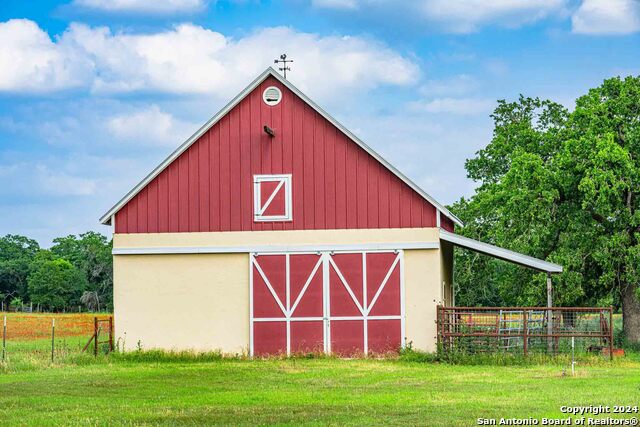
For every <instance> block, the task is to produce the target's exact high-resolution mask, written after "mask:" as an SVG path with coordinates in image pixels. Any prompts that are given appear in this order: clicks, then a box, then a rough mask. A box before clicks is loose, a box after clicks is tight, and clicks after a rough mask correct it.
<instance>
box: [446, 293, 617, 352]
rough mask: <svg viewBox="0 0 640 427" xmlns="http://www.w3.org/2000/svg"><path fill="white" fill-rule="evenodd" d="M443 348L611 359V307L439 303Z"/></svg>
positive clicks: (448, 349) (451, 350) (463, 350)
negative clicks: (584, 353) (596, 355)
mask: <svg viewBox="0 0 640 427" xmlns="http://www.w3.org/2000/svg"><path fill="white" fill-rule="evenodd" d="M436 322H437V327H438V348H439V349H440V350H441V351H444V352H453V351H462V352H467V353H481V352H500V351H503V352H511V353H522V354H524V355H525V356H526V355H528V354H529V353H531V352H544V353H550V354H556V353H563V352H571V351H572V350H573V349H575V348H576V343H577V347H578V348H579V349H582V350H585V351H590V352H596V351H597V352H601V353H603V354H607V355H608V356H610V357H613V309H612V308H611V307H553V308H547V307H442V306H440V307H438V315H437V320H436Z"/></svg>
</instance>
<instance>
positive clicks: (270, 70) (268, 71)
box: [100, 67, 464, 226]
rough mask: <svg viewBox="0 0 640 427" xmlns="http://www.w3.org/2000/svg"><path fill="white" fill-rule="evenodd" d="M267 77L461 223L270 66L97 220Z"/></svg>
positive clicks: (108, 216)
mask: <svg viewBox="0 0 640 427" xmlns="http://www.w3.org/2000/svg"><path fill="white" fill-rule="evenodd" d="M269 76H272V77H274V78H275V79H276V80H278V81H279V82H280V83H282V85H284V86H285V87H286V88H288V89H289V90H291V91H292V92H293V93H295V94H296V95H297V96H299V97H300V98H301V99H302V100H303V101H304V102H306V103H307V104H308V105H309V106H311V107H312V108H313V109H314V110H315V111H317V112H318V114H320V115H321V116H322V117H324V118H325V119H326V120H328V121H329V122H330V123H331V124H333V125H334V126H335V127H336V128H338V129H339V130H340V131H341V132H342V133H343V134H345V135H346V136H347V137H348V138H349V139H351V140H352V141H353V142H355V143H356V144H358V145H359V146H360V147H361V148H362V149H364V150H365V151H366V152H367V153H369V154H370V155H371V156H372V157H373V158H374V159H376V160H377V161H378V162H380V163H381V164H382V165H384V166H385V167H386V168H387V169H388V170H389V171H390V172H392V173H393V174H395V175H396V176H397V177H398V178H400V179H401V180H402V181H404V183H405V184H407V185H408V186H409V187H411V188H412V189H413V190H415V191H416V192H417V193H418V194H419V195H420V196H422V197H423V198H424V199H425V200H427V201H428V202H429V203H431V204H432V205H433V206H435V207H436V209H437V210H439V211H440V212H441V213H442V214H443V215H445V216H446V217H448V218H450V219H451V220H452V221H453V222H455V223H456V224H458V225H459V226H463V225H464V224H463V223H462V221H460V219H459V218H458V217H456V216H455V215H453V214H452V213H451V212H449V210H448V209H447V208H445V207H444V206H443V205H442V204H440V203H439V202H438V201H436V200H435V199H434V198H433V197H431V196H430V195H429V194H427V192H425V191H424V190H423V189H421V188H420V187H419V186H418V185H417V184H415V183H414V182H413V181H411V180H410V179H409V178H407V177H406V176H405V175H404V174H403V173H402V172H400V171H399V170H398V169H396V168H395V167H394V166H393V165H391V163H389V162H388V161H387V160H385V159H384V158H383V157H382V156H380V154H378V153H376V152H375V151H374V150H373V149H372V148H371V147H369V146H368V145H367V144H365V143H364V142H363V141H362V140H360V139H359V138H358V137H357V136H355V135H354V134H353V133H351V131H349V130H348V129H347V128H345V127H344V126H343V125H341V124H340V123H339V122H338V121H337V120H336V119H334V118H333V117H331V116H330V115H329V114H328V113H327V112H326V111H324V110H323V109H322V108H320V106H318V105H317V104H316V103H315V102H313V101H312V100H311V99H309V98H308V97H307V96H306V95H305V94H304V93H302V92H301V91H300V90H299V89H298V88H296V87H295V86H294V85H293V84H291V82H289V81H288V80H285V79H284V78H283V77H282V76H280V74H278V73H277V72H276V70H274V69H273V68H272V67H268V68H267V69H266V70H264V71H263V72H262V74H260V75H259V76H258V77H257V78H256V79H255V80H254V81H253V82H251V84H249V86H247V87H246V88H245V89H244V90H243V91H242V92H240V93H239V94H238V95H237V96H236V97H235V98H233V99H232V100H231V101H230V102H229V103H228V104H227V105H226V106H225V107H224V108H222V110H220V111H219V112H218V113H217V114H216V115H215V116H213V117H212V118H211V119H209V120H208V121H207V122H206V123H205V124H204V125H203V126H202V127H201V128H200V129H198V130H197V131H196V132H195V133H194V134H193V135H191V137H190V138H189V139H187V140H186V141H185V142H184V143H182V145H180V146H179V147H178V148H177V149H176V150H175V151H174V152H173V153H171V154H170V155H169V156H168V157H167V158H166V159H165V160H164V161H162V163H160V164H159V165H158V166H157V167H156V168H155V169H154V170H153V171H151V173H149V174H148V175H147V176H146V177H145V178H144V179H143V180H142V181H140V182H139V183H138V184H137V185H136V186H135V187H133V188H132V189H131V191H129V192H128V193H127V194H126V195H125V196H124V197H123V198H122V199H120V201H119V202H118V203H116V204H115V205H114V206H113V207H112V208H111V209H109V211H107V213H105V214H104V215H102V217H101V218H100V223H102V224H105V225H109V224H111V217H112V216H113V215H115V214H116V213H117V212H118V211H119V210H120V209H122V207H123V206H124V205H126V204H127V203H128V202H129V201H130V200H131V199H133V198H134V197H135V196H136V194H138V193H139V192H140V191H141V190H142V189H143V188H145V187H146V186H147V185H148V184H149V183H150V182H151V181H152V180H153V179H154V178H155V177H156V176H158V175H159V174H160V173H161V172H162V171H163V170H164V169H165V168H166V167H167V166H169V165H170V164H171V163H172V162H173V161H174V160H175V159H177V158H178V157H179V156H180V155H181V154H182V153H184V152H185V151H186V150H187V149H188V148H189V147H190V146H191V145H192V144H194V143H195V142H196V141H197V140H198V139H199V138H200V137H201V136H202V135H203V134H204V133H205V132H207V131H208V130H209V129H210V128H211V127H212V126H213V125H215V124H216V123H217V122H218V121H219V120H220V119H222V117H224V116H225V115H226V114H227V113H228V112H229V111H231V109H233V108H234V107H235V106H236V105H238V104H239V103H240V101H242V100H243V99H244V98H245V97H246V96H247V95H249V93H251V92H252V91H253V90H254V89H255V88H256V87H258V85H260V84H261V83H262V82H263V81H264V80H265V79H266V78H268V77H269Z"/></svg>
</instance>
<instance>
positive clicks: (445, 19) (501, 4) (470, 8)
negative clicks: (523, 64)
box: [420, 0, 565, 33]
mask: <svg viewBox="0 0 640 427" xmlns="http://www.w3.org/2000/svg"><path fill="white" fill-rule="evenodd" d="M420 3H421V9H422V12H423V13H424V15H425V16H426V17H428V18H431V19H433V20H435V21H437V22H442V23H443V24H445V25H446V26H447V27H448V28H449V29H450V30H451V31H454V32H463V33H466V32H471V31H475V30H476V29H478V27H480V26H482V25H486V24H492V23H497V24H500V25H502V26H505V27H509V28H514V27H520V26H522V25H523V24H527V23H531V22H535V21H538V20H540V19H543V18H546V17H548V16H550V15H552V14H556V13H559V12H561V11H562V10H563V8H564V6H565V0H491V1H486V0H465V1H451V0H423V1H420Z"/></svg>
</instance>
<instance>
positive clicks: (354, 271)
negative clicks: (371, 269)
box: [331, 253, 364, 307]
mask: <svg viewBox="0 0 640 427" xmlns="http://www.w3.org/2000/svg"><path fill="white" fill-rule="evenodd" d="M331 261H333V264H335V265H334V266H332V267H333V268H334V269H335V268H336V267H337V268H338V270H339V271H340V273H341V274H342V277H343V278H344V280H345V281H346V282H347V284H348V285H349V288H351V291H352V292H353V294H354V296H355V297H356V301H358V303H359V304H360V306H361V307H362V306H363V305H364V303H363V301H362V283H363V282H362V254H361V253H345V254H333V255H331Z"/></svg>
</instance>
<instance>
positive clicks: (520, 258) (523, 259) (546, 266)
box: [440, 230, 562, 273]
mask: <svg viewBox="0 0 640 427" xmlns="http://www.w3.org/2000/svg"><path fill="white" fill-rule="evenodd" d="M440 240H444V241H446V242H450V243H453V244H454V245H456V246H460V247H462V248H466V249H471V250H472V251H476V252H480V253H482V254H485V255H489V256H492V257H494V258H499V259H501V260H504V261H509V262H512V263H514V264H518V265H522V266H524V267H529V268H532V269H534V270H538V271H543V272H545V273H562V266H561V265H558V264H554V263H552V262H548V261H544V260H541V259H538V258H534V257H531V256H529V255H524V254H521V253H519V252H514V251H511V250H509V249H504V248H501V247H499V246H494V245H490V244H488V243H483V242H481V241H479V240H474V239H470V238H468V237H464V236H460V235H459V234H453V233H450V232H448V231H446V230H440Z"/></svg>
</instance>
